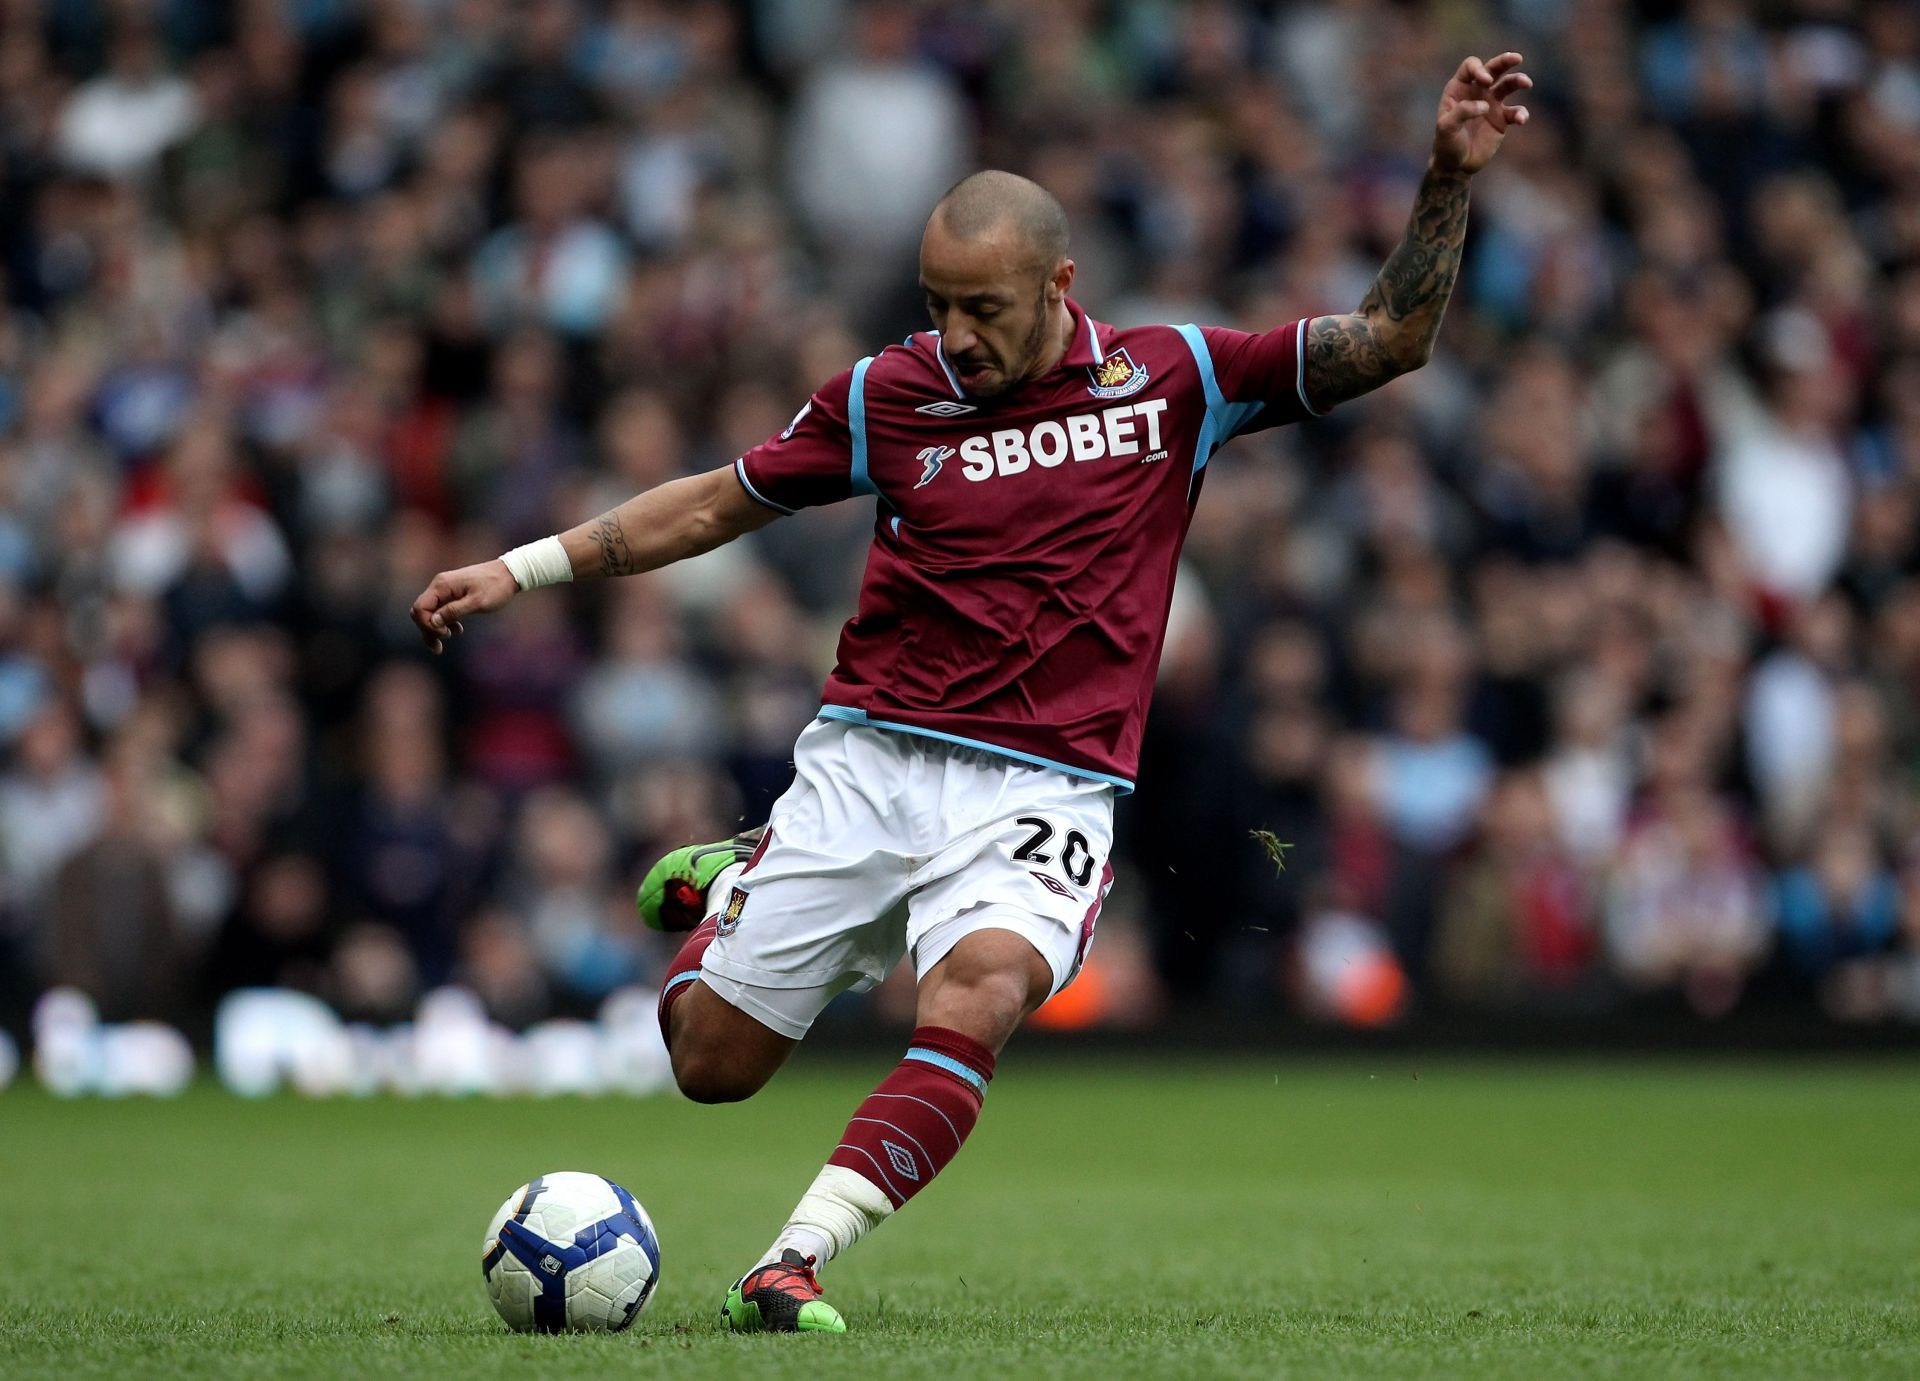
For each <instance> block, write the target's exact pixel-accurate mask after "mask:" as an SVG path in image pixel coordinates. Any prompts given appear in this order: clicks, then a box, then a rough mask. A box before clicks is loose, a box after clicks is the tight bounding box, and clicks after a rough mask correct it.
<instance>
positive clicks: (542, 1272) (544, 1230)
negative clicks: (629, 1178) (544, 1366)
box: [480, 1170, 660, 1333]
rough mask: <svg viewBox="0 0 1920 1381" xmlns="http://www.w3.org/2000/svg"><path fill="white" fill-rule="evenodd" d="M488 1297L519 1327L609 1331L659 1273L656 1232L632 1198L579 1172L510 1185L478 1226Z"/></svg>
mask: <svg viewBox="0 0 1920 1381" xmlns="http://www.w3.org/2000/svg"><path fill="white" fill-rule="evenodd" d="M480 1269H481V1271H482V1272H483V1273H484V1274H485V1276H486V1278H487V1298H488V1299H490V1300H492V1301H493V1307H494V1308H495V1309H497V1310H499V1311H500V1317H501V1318H503V1319H505V1320H506V1321H507V1327H509V1328H512V1329H517V1330H519V1331H520V1332H522V1333H525V1332H529V1331H534V1332H540V1333H560V1332H565V1331H572V1332H608V1333H617V1332H619V1331H620V1330H621V1329H623V1328H625V1327H626V1326H627V1325H628V1324H630V1323H632V1322H633V1320H634V1318H635V1316H636V1315H638V1314H639V1312H640V1311H641V1309H643V1308H644V1307H645V1306H646V1303H647V1300H648V1299H649V1298H650V1297H651V1296H652V1294H653V1287H654V1286H655V1285H657V1284H658V1283H659V1281H660V1238H659V1237H658V1235H656V1234H655V1232H654V1230H653V1222H652V1220H651V1219H649V1218H648V1217H647V1211H646V1210H645V1209H643V1208H641V1207H640V1204H639V1201H638V1200H636V1199H635V1198H634V1197H633V1195H631V1194H629V1193H627V1191H626V1190H624V1189H622V1188H621V1187H620V1186H619V1185H617V1184H615V1183H614V1182H613V1181H612V1180H604V1179H601V1178H600V1176H598V1175H588V1174H584V1173H582V1172H581V1171H578V1170H561V1171H558V1172H556V1173H554V1174H551V1175H541V1176H539V1177H538V1178H536V1179H534V1180H533V1181H532V1182H531V1183H529V1184H523V1185H521V1186H520V1187H519V1188H518V1189H516V1190H514V1191H513V1194H512V1196H511V1197H510V1198H508V1200H507V1201H506V1202H505V1203H504V1204H502V1205H500V1211H499V1212H498V1213H496V1214H494V1215H493V1221H492V1222H491V1223H489V1224H488V1225H487V1241H486V1246H485V1247H483V1248H482V1249H481V1254H480Z"/></svg>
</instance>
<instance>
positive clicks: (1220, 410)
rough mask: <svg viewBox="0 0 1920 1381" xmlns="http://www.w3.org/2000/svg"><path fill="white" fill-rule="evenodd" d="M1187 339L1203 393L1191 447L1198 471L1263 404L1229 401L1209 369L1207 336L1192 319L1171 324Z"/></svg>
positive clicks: (1211, 355) (1253, 416) (1210, 357)
mask: <svg viewBox="0 0 1920 1381" xmlns="http://www.w3.org/2000/svg"><path fill="white" fill-rule="evenodd" d="M1173 329H1174V330H1176V331H1178V332H1179V333H1180V335H1181V338H1182V339H1184V340H1185V341H1186V343H1187V349H1189V350H1191V351H1192V352H1193V362H1194V363H1195V364H1196V365H1198V366H1199V367H1200V386H1201V388H1202V389H1203V390H1205V393H1206V399H1207V420H1206V421H1205V422H1203V423H1202V424H1201V426H1200V444H1199V445H1197V446H1195V447H1194V449H1193V473H1194V474H1196V475H1197V474H1199V473H1200V472H1201V471H1202V470H1204V469H1206V468H1207V462H1208V461H1209V460H1212V459H1213V453H1214V452H1215V451H1217V450H1219V449H1220V448H1221V447H1222V446H1224V445H1226V444H1227V443H1228V442H1229V441H1231V440H1233V438H1234V436H1235V435H1236V434H1237V433H1238V432H1239V431H1240V429H1241V428H1242V427H1244V426H1246V425H1247V423H1249V422H1251V421H1252V420H1253V419H1254V418H1255V417H1257V416H1259V414H1260V411H1261V410H1262V409H1263V408H1265V407H1266V404H1265V403H1262V402H1254V403H1229V402H1228V401H1227V399H1226V395H1225V394H1223V393H1221V392H1220V381H1219V380H1218V379H1217V378H1215V377H1214V373H1213V351H1211V350H1210V349H1208V348H1207V338H1206V337H1205V336H1204V335H1202V334H1201V333H1200V328H1199V327H1198V326H1195V325H1194V324H1193V323H1192V322H1188V323H1187V324H1186V325H1185V326H1176V327H1174V328H1173Z"/></svg>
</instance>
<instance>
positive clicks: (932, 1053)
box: [907, 1045, 987, 1093]
mask: <svg viewBox="0 0 1920 1381" xmlns="http://www.w3.org/2000/svg"><path fill="white" fill-rule="evenodd" d="M907 1058H908V1059H909V1060H918V1061H919V1062H920V1063H921V1064H923V1065H932V1066H933V1067H934V1068H935V1069H944V1070H946V1071H947V1073H949V1074H957V1075H959V1076H960V1077H961V1078H962V1079H964V1080H966V1081H967V1082H968V1083H969V1084H972V1085H973V1087H974V1090H975V1091H976V1092H978V1093H985V1092H986V1091H987V1081H986V1080H985V1079H982V1078H981V1077H980V1071H979V1070H977V1069H969V1068H968V1067H967V1066H966V1065H965V1064H963V1063H962V1062H961V1061H959V1060H956V1059H954V1058H953V1056H951V1055H943V1054H941V1053H940V1052H939V1051H938V1050H929V1049H927V1048H926V1047H925V1046H924V1045H916V1046H914V1047H913V1048H912V1049H910V1050H908V1051H907Z"/></svg>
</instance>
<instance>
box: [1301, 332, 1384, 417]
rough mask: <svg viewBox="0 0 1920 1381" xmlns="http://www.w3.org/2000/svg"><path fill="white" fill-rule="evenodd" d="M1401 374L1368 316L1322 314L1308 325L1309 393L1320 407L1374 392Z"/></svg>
mask: <svg viewBox="0 0 1920 1381" xmlns="http://www.w3.org/2000/svg"><path fill="white" fill-rule="evenodd" d="M1398 373H1399V371H1398V370H1397V369H1395V368H1394V367H1393V364H1392V362H1391V361H1390V360H1389V359H1388V357H1387V352H1386V351H1385V350H1383V349H1382V348H1381V346H1380V342H1379V340H1378V338H1377V337H1376V336H1375V334H1374V329H1373V323H1372V322H1371V321H1369V320H1368V319H1367V318H1366V317H1364V316H1358V315H1356V316H1318V317H1315V318H1314V319H1313V323H1312V325H1310V326H1309V327H1308V328H1307V395H1308V397H1310V398H1311V399H1312V400H1313V405H1314V407H1316V408H1322V409H1324V408H1330V407H1332V406H1333V405H1334V404H1336V403H1344V402H1346V401H1347V400H1348V399H1349V398H1358V397H1359V396H1360V395H1361V394H1363V393H1370V392H1372V391H1373V390H1374V389H1376V388H1378V387H1380V385H1382V384H1384V383H1386V382H1387V380H1389V379H1391V378H1393V377H1394V376H1395V375H1396V374H1398Z"/></svg>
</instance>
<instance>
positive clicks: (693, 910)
mask: <svg viewBox="0 0 1920 1381" xmlns="http://www.w3.org/2000/svg"><path fill="white" fill-rule="evenodd" d="M766 832H767V827H766V826H765V825H756V826H755V827H754V828H752V829H750V830H745V831H743V832H741V833H740V834H736V835H735V836H734V837H733V838H731V839H723V840H721V841H720V842H719V843H718V844H688V845H687V846H685V847H684V848H679V849H675V850H674V851H673V852H672V853H670V854H667V855H666V856H664V857H663V858H661V859H660V861H659V862H657V863H655V864H654V865H653V866H652V867H651V868H649V869H647V875H646V876H645V877H644V878H642V879H641V880H640V890H639V891H638V892H637V893H635V894H634V898H633V904H634V905H635V906H637V907H639V908H640V919H641V920H643V921H645V922H646V923H647V924H648V925H650V926H652V927H653V928H654V929H655V930H667V931H681V930H692V929H693V928H694V927H695V926H697V925H699V924H700V922H701V921H702V920H704V919H706V909H707V901H706V898H707V889H708V888H709V887H711V886H713V880H714V879H715V878H717V877H719V876H720V874H721V872H722V871H723V870H725V869H727V868H730V867H732V866H733V865H734V864H736V863H745V862H746V861H747V860H748V859H750V858H752V857H753V851H754V849H755V848H756V847H757V846H758V845H759V843H760V836H761V835H763V834H765V833H766Z"/></svg>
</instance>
